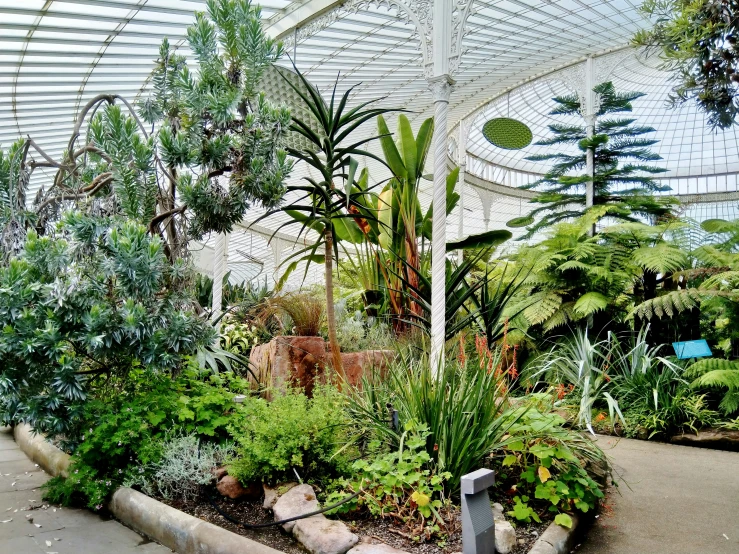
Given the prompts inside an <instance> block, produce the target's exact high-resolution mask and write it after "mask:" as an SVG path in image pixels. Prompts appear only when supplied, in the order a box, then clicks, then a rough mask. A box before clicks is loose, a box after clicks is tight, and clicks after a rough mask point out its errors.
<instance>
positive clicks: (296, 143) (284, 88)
mask: <svg viewBox="0 0 739 554" xmlns="http://www.w3.org/2000/svg"><path fill="white" fill-rule="evenodd" d="M291 84H292V85H293V86H294V87H295V88H297V89H298V90H299V91H300V92H301V94H303V95H305V96H306V97H307V98H310V92H309V91H308V88H307V87H306V85H305V83H304V82H303V81H302V80H301V79H300V77H299V76H298V74H297V73H295V71H293V70H291V69H288V68H287V67H282V66H278V65H273V66H270V67H269V68H267V69H266V70H265V71H264V74H263V75H262V82H261V83H260V89H261V90H262V91H263V92H264V93H265V94H266V95H267V98H272V99H274V100H275V101H279V103H280V104H283V105H285V106H287V107H288V108H290V114H291V115H292V116H293V117H294V118H298V119H300V120H301V121H302V122H303V123H306V124H307V125H308V126H309V127H310V129H311V131H313V132H314V133H316V134H317V135H318V136H319V137H320V136H322V134H323V132H322V131H321V128H320V126H319V124H318V121H316V118H315V116H314V115H313V113H312V112H311V111H310V110H309V109H308V107H307V106H306V105H305V102H304V101H303V99H302V98H301V97H300V94H298V92H297V91H296V90H295V89H294V88H293V87H292V86H290V85H291ZM314 92H315V94H318V96H320V93H319V92H318V91H317V90H316V89H315V88H314ZM285 146H288V147H290V148H295V149H296V150H313V149H314V148H315V146H314V145H313V143H311V142H310V141H309V140H308V139H306V138H305V137H303V136H302V135H300V134H298V133H296V132H294V131H290V132H289V133H287V135H286V137H285Z"/></svg>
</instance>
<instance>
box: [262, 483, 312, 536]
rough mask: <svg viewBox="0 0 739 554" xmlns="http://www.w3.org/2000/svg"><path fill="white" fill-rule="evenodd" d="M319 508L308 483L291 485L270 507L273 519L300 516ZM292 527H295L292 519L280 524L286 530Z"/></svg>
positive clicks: (280, 519)
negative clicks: (273, 515)
mask: <svg viewBox="0 0 739 554" xmlns="http://www.w3.org/2000/svg"><path fill="white" fill-rule="evenodd" d="M319 509H320V506H319V504H318V500H316V493H315V491H314V490H313V487H311V486H310V485H298V486H297V487H293V488H292V489H290V490H289V491H287V492H286V493H285V494H283V495H282V496H281V497H280V498H279V499H278V500H277V502H275V505H274V507H273V508H272V510H273V511H274V514H275V521H282V520H283V519H290V518H292V517H297V516H302V515H304V514H309V513H311V512H315V511H316V510H319ZM293 527H295V522H294V521H290V522H288V523H285V524H284V525H283V526H282V528H283V529H285V531H288V532H289V531H292V530H293Z"/></svg>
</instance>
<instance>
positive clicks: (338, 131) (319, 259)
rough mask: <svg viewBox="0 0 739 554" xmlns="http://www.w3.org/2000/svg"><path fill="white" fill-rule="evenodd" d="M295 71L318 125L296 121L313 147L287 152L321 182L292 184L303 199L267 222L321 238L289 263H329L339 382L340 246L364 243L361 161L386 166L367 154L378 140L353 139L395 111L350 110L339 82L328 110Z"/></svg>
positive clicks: (329, 311)
mask: <svg viewBox="0 0 739 554" xmlns="http://www.w3.org/2000/svg"><path fill="white" fill-rule="evenodd" d="M295 71H296V72H297V75H298V78H299V82H300V83H301V86H296V85H295V84H294V83H293V82H292V81H291V80H290V79H287V78H285V82H286V83H287V84H288V85H289V86H290V87H291V88H292V89H293V90H294V91H295V93H296V94H297V95H298V96H299V97H300V99H301V100H302V102H303V104H304V107H305V108H306V111H307V112H308V113H310V114H311V118H312V119H313V121H306V120H303V119H301V118H300V117H297V116H296V117H293V120H292V123H291V125H290V129H291V130H292V131H294V132H295V133H297V134H298V135H300V136H301V137H302V138H303V139H305V141H306V143H307V144H308V146H307V147H305V148H302V149H296V148H288V149H287V150H288V153H289V154H290V156H292V157H293V158H295V159H297V160H299V161H300V162H302V163H304V164H307V165H308V166H310V167H311V168H313V169H314V170H316V172H317V174H318V176H319V177H318V178H316V179H314V178H313V177H311V176H307V177H304V178H303V181H302V182H300V183H299V184H293V185H289V186H288V187H287V189H288V193H293V194H294V195H296V196H298V199H297V200H295V201H293V202H290V203H289V204H287V205H285V206H283V207H281V208H280V209H279V210H271V211H269V212H267V214H266V215H265V216H263V217H268V216H270V215H272V214H274V213H276V212H278V211H284V212H286V213H287V214H289V215H290V216H291V217H292V221H290V222H288V223H286V224H284V225H282V226H281V227H280V228H282V227H284V226H285V225H290V224H298V225H300V226H301V227H300V230H299V232H298V236H302V234H303V233H305V232H307V231H308V230H312V231H314V232H315V233H317V235H318V237H317V240H316V241H315V242H314V243H313V244H312V246H309V247H307V248H305V249H302V250H299V251H298V252H296V253H295V254H293V255H292V256H290V258H288V260H286V261H290V262H292V264H291V265H292V267H293V268H294V267H295V266H296V265H297V262H299V261H304V262H306V264H310V263H323V264H324V267H325V278H326V322H327V324H328V340H329V346H330V348H331V359H332V363H333V367H334V370H335V371H336V372H337V373H338V375H339V376H340V377H344V369H343V364H342V361H341V350H340V346H339V341H338V338H337V335H336V315H335V313H334V281H333V279H334V277H333V273H334V269H333V268H334V260H338V257H339V242H340V241H342V240H345V241H348V242H352V243H360V242H362V241H363V240H364V238H363V237H364V236H363V234H362V231H361V229H360V227H359V224H358V223H357V222H356V221H355V219H354V218H355V215H356V213H357V212H358V211H359V210H360V209H365V206H364V205H363V204H362V203H360V199H362V198H364V197H365V195H366V194H367V191H366V190H360V189H359V188H358V187H357V183H358V175H357V169H358V166H359V164H358V162H357V160H356V157H359V156H365V157H369V158H373V159H376V160H378V161H380V162H381V161H382V160H380V159H379V158H378V157H377V156H375V155H374V154H372V153H370V152H368V151H366V150H364V149H363V147H364V145H366V144H368V143H370V142H372V141H373V140H375V139H376V138H377V137H374V136H370V137H369V138H363V139H361V140H358V141H356V142H351V136H352V134H353V133H355V132H356V131H357V130H358V129H359V128H360V127H361V126H362V125H363V124H364V123H366V122H367V121H369V120H370V119H374V118H376V117H377V116H378V115H382V114H385V113H388V112H390V111H392V110H390V109H387V108H373V107H368V106H370V105H371V104H373V103H374V102H376V101H377V100H370V101H368V102H364V103H361V104H359V105H357V106H355V107H353V108H350V107H349V104H350V101H351V97H352V92H353V90H354V87H350V88H349V89H348V90H347V91H346V92H345V93H344V94H343V95H341V97H340V98H337V95H336V88H337V85H338V77H337V81H336V83H335V84H334V88H333V91H332V93H331V99H330V101H329V103H328V105H327V104H326V102H325V101H324V100H323V98H322V97H321V95H320V93H319V92H318V91H317V90H316V89H315V87H313V85H311V84H310V82H309V81H308V80H307V79H306V78H305V76H304V75H303V74H302V73H300V71H298V70H297V68H296V69H295ZM314 128H317V129H318V132H316V131H314ZM353 212H354V213H353ZM364 217H365V218H366V219H369V220H372V221H375V220H376V219H377V218H376V215H374V216H373V215H372V214H367V213H365V214H364ZM321 246H322V247H323V253H321V254H319V253H318V249H319V248H320V247H321Z"/></svg>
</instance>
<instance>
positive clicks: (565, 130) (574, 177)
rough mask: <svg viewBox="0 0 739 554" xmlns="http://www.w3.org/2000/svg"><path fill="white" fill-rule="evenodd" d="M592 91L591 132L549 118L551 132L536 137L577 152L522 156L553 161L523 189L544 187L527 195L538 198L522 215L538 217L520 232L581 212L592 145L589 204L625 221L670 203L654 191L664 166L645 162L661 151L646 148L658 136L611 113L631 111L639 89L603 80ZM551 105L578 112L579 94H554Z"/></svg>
mask: <svg viewBox="0 0 739 554" xmlns="http://www.w3.org/2000/svg"><path fill="white" fill-rule="evenodd" d="M593 90H594V92H595V93H596V94H597V95H598V98H599V100H600V102H599V109H598V112H597V114H596V117H597V119H596V124H595V132H594V134H593V136H592V137H591V138H588V136H587V129H586V127H585V124H584V122H583V123H582V124H579V125H578V124H574V125H573V124H559V123H556V124H553V125H550V126H549V129H550V131H551V132H552V134H553V136H552V137H550V138H546V139H543V140H540V141H539V142H537V143H536V144H538V145H540V146H557V145H577V147H578V149H579V152H577V153H574V154H568V153H562V152H560V153H551V154H537V155H533V156H528V157H527V158H526V159H527V160H531V161H548V160H552V161H554V165H553V166H552V168H551V169H550V170H549V171H548V172H547V174H546V175H545V176H544V177H543V178H542V179H540V180H538V181H536V182H535V183H532V184H530V185H525V186H524V187H522V188H525V189H532V188H534V189H544V190H543V191H542V192H540V194H539V195H538V196H537V197H536V198H535V199H534V200H532V201H533V202H536V203H539V204H542V206H541V207H539V208H536V209H534V210H533V211H532V212H531V213H529V215H528V217H527V218H526V219H529V220H531V219H535V218H537V216H541V219H539V220H538V221H536V222H535V223H533V222H532V223H533V224H532V225H531V226H530V227H529V232H528V233H527V235H526V237H527V238H528V237H531V236H532V235H533V234H534V233H536V232H537V231H539V230H540V229H542V228H545V227H549V226H551V225H554V224H555V223H558V222H560V221H565V220H571V219H574V218H577V217H580V216H582V215H583V212H584V210H585V187H586V184H587V183H588V181H589V180H590V177H589V176H588V174H587V173H586V156H587V151H588V149H589V148H592V149H593V150H594V153H595V155H594V159H595V166H594V179H593V184H594V187H593V188H594V201H593V205H594V206H602V205H605V206H607V207H608V210H606V213H607V215H608V216H609V217H613V218H616V219H619V220H625V221H638V220H640V219H654V218H659V217H661V216H664V215H665V214H668V213H669V212H670V210H671V208H672V206H673V204H674V200H673V199H670V198H669V197H654V196H653V193H655V192H665V191H669V190H670V188H669V187H667V186H665V185H661V184H660V183H658V182H657V181H656V180H655V179H654V176H655V175H658V174H660V173H663V172H665V171H667V170H666V169H664V168H661V167H657V166H654V165H651V164H650V162H654V161H657V160H660V159H661V157H660V156H659V155H658V154H656V153H655V152H653V151H651V150H650V148H649V147H650V146H653V145H654V144H656V143H657V142H658V141H657V140H655V139H651V138H647V137H645V135H648V134H649V133H653V132H654V131H655V129H654V128H653V127H649V126H645V125H638V124H636V118H629V117H618V116H616V117H612V116H611V114H618V113H623V112H631V110H632V105H631V103H632V102H633V101H634V100H636V99H637V98H641V97H642V96H644V95H643V94H642V93H639V92H625V93H618V92H616V90H615V88H614V86H613V83H610V82H608V83H603V84H600V85H598V86H597V87H595V88H594V89H593ZM554 101H555V102H556V103H557V107H556V108H555V109H554V110H553V111H552V112H551V115H565V116H573V115H579V114H580V108H581V105H580V98H579V97H578V96H577V95H576V94H572V95H563V96H558V97H556V98H554Z"/></svg>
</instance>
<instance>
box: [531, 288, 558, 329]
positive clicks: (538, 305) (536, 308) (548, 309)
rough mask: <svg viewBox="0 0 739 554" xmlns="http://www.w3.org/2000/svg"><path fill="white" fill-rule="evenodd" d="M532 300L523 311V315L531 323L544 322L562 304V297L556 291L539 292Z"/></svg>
mask: <svg viewBox="0 0 739 554" xmlns="http://www.w3.org/2000/svg"><path fill="white" fill-rule="evenodd" d="M530 300H531V301H532V304H531V305H530V306H529V307H528V308H526V309H525V310H524V311H523V315H524V317H525V318H526V320H527V321H528V322H529V323H530V324H531V325H538V324H540V323H544V322H545V321H546V320H547V319H549V318H550V317H552V315H554V313H555V312H556V311H557V310H559V307H560V306H561V305H562V297H561V296H559V295H558V294H556V293H554V292H544V293H537V294H535V295H534V296H533V297H532V298H531V299H530Z"/></svg>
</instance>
